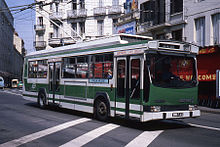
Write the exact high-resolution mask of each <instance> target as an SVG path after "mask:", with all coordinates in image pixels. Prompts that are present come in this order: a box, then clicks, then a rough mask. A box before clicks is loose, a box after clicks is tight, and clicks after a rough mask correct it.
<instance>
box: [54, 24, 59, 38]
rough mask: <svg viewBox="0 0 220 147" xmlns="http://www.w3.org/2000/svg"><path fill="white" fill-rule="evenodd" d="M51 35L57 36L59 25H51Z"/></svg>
mask: <svg viewBox="0 0 220 147" xmlns="http://www.w3.org/2000/svg"><path fill="white" fill-rule="evenodd" d="M53 37H54V38H59V27H58V26H56V25H54V26H53Z"/></svg>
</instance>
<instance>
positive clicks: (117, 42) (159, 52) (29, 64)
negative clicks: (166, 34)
mask: <svg viewBox="0 0 220 147" xmlns="http://www.w3.org/2000/svg"><path fill="white" fill-rule="evenodd" d="M197 54H198V47H197V46H194V45H192V44H188V43H185V42H174V41H165V40H152V38H150V37H146V36H138V35H125V34H119V35H113V36H109V37H105V38H99V39H95V40H91V41H84V42H79V43H76V44H73V45H68V46H62V47H57V48H53V49H48V50H42V51H36V52H32V53H29V54H28V55H27V56H26V57H25V60H24V72H23V83H24V85H23V97H24V98H25V99H27V100H31V101H35V102H37V103H38V105H39V107H41V108H45V107H46V106H47V105H50V104H56V105H58V106H59V107H63V108H68V109H73V110H77V111H83V112H88V113H93V114H94V116H95V117H96V118H98V119H99V120H106V119H107V118H108V117H116V116H120V117H124V118H129V119H137V120H138V121H141V122H145V121H150V120H160V119H177V118H189V117H198V116H200V111H199V110H198V109H197V106H196V105H197V98H198V96H197V93H198V80H197V62H196V55H197Z"/></svg>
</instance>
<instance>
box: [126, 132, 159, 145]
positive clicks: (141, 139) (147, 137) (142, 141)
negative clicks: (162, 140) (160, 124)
mask: <svg viewBox="0 0 220 147" xmlns="http://www.w3.org/2000/svg"><path fill="white" fill-rule="evenodd" d="M162 132H163V131H162V130H161V131H145V132H143V133H141V134H140V135H139V136H137V137H136V138H135V139H133V140H132V141H131V142H129V143H128V144H127V145H126V146H125V147H146V146H148V145H149V144H150V143H151V142H152V141H153V140H154V139H156V138H157V136H158V135H160V133H162Z"/></svg>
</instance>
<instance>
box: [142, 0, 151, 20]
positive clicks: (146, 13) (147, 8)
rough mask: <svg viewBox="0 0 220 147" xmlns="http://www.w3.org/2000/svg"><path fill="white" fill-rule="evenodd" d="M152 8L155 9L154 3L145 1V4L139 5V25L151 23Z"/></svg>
mask: <svg viewBox="0 0 220 147" xmlns="http://www.w3.org/2000/svg"><path fill="white" fill-rule="evenodd" d="M154 8H155V2H154V1H147V2H145V3H143V4H141V5H140V9H141V13H140V21H141V23H143V22H148V21H153V18H154Z"/></svg>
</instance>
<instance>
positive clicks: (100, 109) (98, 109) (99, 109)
mask: <svg viewBox="0 0 220 147" xmlns="http://www.w3.org/2000/svg"><path fill="white" fill-rule="evenodd" d="M95 116H96V118H97V119H98V120H101V121H106V120H107V119H108V106H107V104H106V102H105V101H103V100H97V102H96V105H95Z"/></svg>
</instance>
